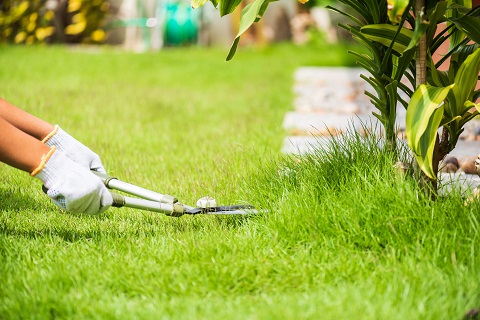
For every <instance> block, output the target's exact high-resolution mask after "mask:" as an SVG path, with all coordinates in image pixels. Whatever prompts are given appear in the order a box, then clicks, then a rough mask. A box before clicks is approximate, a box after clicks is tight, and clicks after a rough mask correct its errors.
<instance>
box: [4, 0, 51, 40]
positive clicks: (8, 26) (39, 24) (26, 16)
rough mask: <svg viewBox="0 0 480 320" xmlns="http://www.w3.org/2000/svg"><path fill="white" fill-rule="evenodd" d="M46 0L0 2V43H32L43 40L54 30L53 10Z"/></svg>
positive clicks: (8, 0)
mask: <svg viewBox="0 0 480 320" xmlns="http://www.w3.org/2000/svg"><path fill="white" fill-rule="evenodd" d="M45 2H46V0H34V1H15V0H5V1H2V2H0V43H1V42H10V43H16V44H20V43H24V44H33V43H37V42H44V41H46V40H47V39H48V38H50V37H51V36H52V35H53V34H54V32H55V28H54V27H53V18H54V12H53V11H52V10H48V9H47V8H46V7H45Z"/></svg>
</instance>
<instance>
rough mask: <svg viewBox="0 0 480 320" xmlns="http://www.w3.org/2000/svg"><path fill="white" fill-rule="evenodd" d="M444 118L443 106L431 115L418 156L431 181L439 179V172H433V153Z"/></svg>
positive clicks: (419, 162) (418, 160) (420, 164)
mask: <svg viewBox="0 0 480 320" xmlns="http://www.w3.org/2000/svg"><path fill="white" fill-rule="evenodd" d="M407 110H408V109H407ZM442 117H443V105H442V106H440V107H438V108H437V109H435V110H434V112H433V114H432V115H431V117H430V119H429V120H430V121H429V122H428V125H427V128H426V130H425V133H424V134H423V135H422V137H421V138H420V151H421V155H420V156H418V155H416V158H417V162H418V164H419V166H420V168H421V169H422V171H423V172H425V174H426V175H427V176H428V177H429V178H430V179H437V172H435V171H434V170H433V152H434V150H435V143H436V140H437V131H438V128H439V126H440V122H441V121H442Z"/></svg>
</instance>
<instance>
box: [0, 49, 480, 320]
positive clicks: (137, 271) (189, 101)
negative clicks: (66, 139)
mask: <svg viewBox="0 0 480 320" xmlns="http://www.w3.org/2000/svg"><path fill="white" fill-rule="evenodd" d="M345 51H346V48H345V47H340V46H339V47H323V46H307V47H295V46H291V45H280V46H275V47H271V48H267V49H258V50H253V49H250V50H240V51H239V52H238V53H237V55H236V57H235V58H234V60H233V61H231V62H228V63H227V62H225V61H224V58H225V56H226V53H227V49H222V48H220V49H198V48H192V49H186V48H184V49H171V50H165V51H162V52H159V53H148V54H141V55H140V54H132V53H125V52H119V51H116V50H113V49H103V50H100V51H97V50H93V51H92V50H74V49H68V48H59V47H38V48H26V47H0V96H1V97H3V98H5V99H7V100H9V101H10V102H12V103H14V104H15V105H17V106H19V107H21V108H24V109H25V110H27V111H29V112H31V113H33V114H35V115H37V116H39V117H41V118H44V119H46V120H47V121H50V122H52V123H58V124H60V126H61V127H62V128H63V129H65V130H66V131H67V132H69V133H71V134H72V135H73V136H75V137H76V138H77V139H79V140H80V141H82V142H84V143H85V144H86V145H88V146H89V147H91V148H92V149H93V150H95V151H96V152H97V153H98V154H99V155H100V156H101V157H102V160H103V163H104V165H105V167H106V169H107V171H108V172H109V173H110V174H112V175H115V176H118V177H119V178H121V179H122V180H124V181H128V182H131V183H134V184H137V185H140V186H144V187H146V188H149V189H153V190H156V191H158V192H160V193H164V194H171V195H174V196H176V197H178V198H179V199H180V201H181V202H184V203H186V204H190V205H192V204H194V203H195V201H196V200H197V199H198V198H200V197H202V196H205V195H211V196H213V197H215V198H216V199H217V202H219V203H220V204H230V203H237V202H242V201H249V202H251V203H253V204H255V205H257V206H259V207H260V208H264V209H267V210H269V213H267V214H262V215H259V216H250V217H214V216H194V217H192V216H183V217H181V218H171V217H167V216H165V215H163V214H159V213H151V212H145V211H140V210H133V209H126V208H123V209H116V208H111V209H110V210H108V211H107V212H106V213H105V214H103V215H100V216H86V215H75V214H67V213H62V212H60V211H59V210H57V208H56V207H55V206H54V205H53V204H52V203H51V202H50V201H49V200H48V198H47V197H46V196H45V195H44V194H43V193H42V191H41V188H40V182H39V181H37V180H35V179H32V178H30V177H29V176H28V174H26V173H23V172H20V171H17V170H14V169H12V168H9V167H7V166H5V165H0V177H1V178H0V319H16V318H22V319H24V318H38V319H45V318H60V319H62V318H63V319H89V318H96V319H112V318H117V319H461V318H462V317H463V315H464V314H465V313H466V312H467V311H468V310H470V309H474V308H478V307H480V286H479V284H480V271H479V270H480V255H479V254H478V250H479V249H478V248H480V235H479V232H480V230H479V228H480V224H479V214H478V212H479V209H480V206H479V205H478V204H473V205H471V206H468V207H467V206H464V205H463V199H462V198H461V197H460V195H459V194H456V193H453V194H452V195H451V196H450V197H448V198H442V199H439V200H438V201H436V202H433V201H431V200H429V199H428V198H427V197H425V196H424V195H423V194H422V193H421V192H420V191H419V189H418V187H417V185H416V184H415V182H414V181H411V180H410V179H406V178H403V177H398V176H396V175H395V173H394V172H393V171H392V166H391V164H392V163H393V161H394V158H393V156H392V155H391V154H389V153H388V152H385V151H383V150H381V149H380V148H378V147H376V145H375V141H373V139H372V140H368V141H366V142H363V143H360V142H359V140H358V137H356V136H354V135H351V136H349V138H348V139H346V140H345V141H344V142H342V143H337V144H336V145H335V147H333V148H332V149H331V150H330V151H328V152H326V151H323V150H317V152H316V153H315V154H313V155H310V156H306V157H303V158H301V159H294V158H289V157H283V156H281V155H280V154H279V150H280V147H281V143H282V140H283V138H284V135H285V132H284V131H283V129H282V127H281V124H282V119H283V116H284V114H285V112H287V111H289V110H291V109H292V100H293V95H292V90H291V89H292V84H293V72H294V70H295V68H296V67H298V66H302V65H352V60H351V57H349V56H348V55H347V53H346V52H345Z"/></svg>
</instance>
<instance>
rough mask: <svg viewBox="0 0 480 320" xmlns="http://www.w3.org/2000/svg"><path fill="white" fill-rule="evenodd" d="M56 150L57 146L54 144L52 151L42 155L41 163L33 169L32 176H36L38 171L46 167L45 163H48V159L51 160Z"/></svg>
mask: <svg viewBox="0 0 480 320" xmlns="http://www.w3.org/2000/svg"><path fill="white" fill-rule="evenodd" d="M56 150H57V148H56V147H55V146H53V147H51V148H50V151H48V152H47V153H46V154H44V155H43V156H42V158H41V159H40V164H39V165H38V167H37V168H35V170H33V171H32V172H31V173H30V175H31V176H32V177H34V176H36V175H37V174H38V173H40V171H42V170H43V169H44V168H45V165H46V164H47V161H48V160H50V158H51V157H52V156H53V154H54V153H55V151H56Z"/></svg>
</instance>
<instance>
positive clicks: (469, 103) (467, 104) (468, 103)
mask: <svg viewBox="0 0 480 320" xmlns="http://www.w3.org/2000/svg"><path fill="white" fill-rule="evenodd" d="M471 108H475V109H477V111H478V112H480V102H479V103H473V102H472V101H470V100H467V101H465V109H471Z"/></svg>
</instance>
